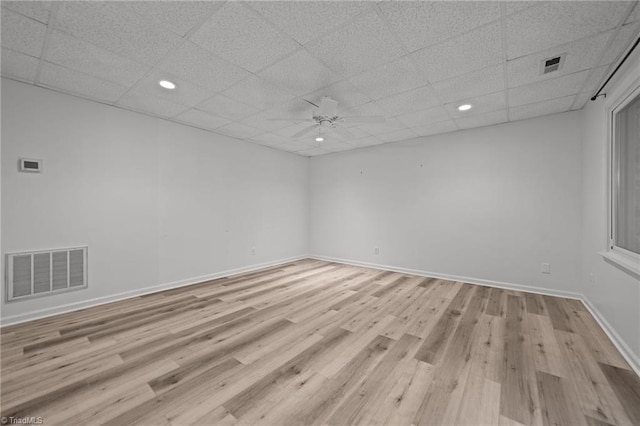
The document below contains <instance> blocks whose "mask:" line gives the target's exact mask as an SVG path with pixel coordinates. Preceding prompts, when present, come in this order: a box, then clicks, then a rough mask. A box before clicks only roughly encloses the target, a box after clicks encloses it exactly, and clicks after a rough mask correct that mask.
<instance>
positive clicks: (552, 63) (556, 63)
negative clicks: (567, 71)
mask: <svg viewBox="0 0 640 426" xmlns="http://www.w3.org/2000/svg"><path fill="white" fill-rule="evenodd" d="M566 56H567V55H566V53H563V54H562V55H559V56H554V57H552V58H547V59H543V60H542V63H541V66H540V68H541V73H540V74H542V75H544V74H549V73H550V72H554V71H559V70H560V69H561V68H562V65H563V64H564V58H565V57H566Z"/></svg>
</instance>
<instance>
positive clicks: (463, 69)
mask: <svg viewBox="0 0 640 426" xmlns="http://www.w3.org/2000/svg"><path fill="white" fill-rule="evenodd" d="M412 56H413V58H414V59H415V60H416V61H417V63H418V65H419V66H420V67H421V68H422V70H423V71H424V72H425V75H426V77H427V78H428V79H429V81H430V82H432V83H434V82H436V81H441V80H446V79H449V78H452V77H455V76H458V75H462V74H467V73H469V72H471V71H475V70H479V69H482V68H486V67H488V66H490V65H495V64H499V63H501V62H502V44H501V38H500V24H499V23H496V24H491V25H487V26H485V27H482V28H478V29H477V30H473V31H471V32H469V33H467V34H464V35H462V36H459V37H456V38H454V39H451V40H448V41H445V42H444V43H440V44H437V45H435V46H432V47H428V48H426V49H422V50H419V51H417V52H415V53H412Z"/></svg>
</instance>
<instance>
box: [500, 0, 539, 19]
mask: <svg viewBox="0 0 640 426" xmlns="http://www.w3.org/2000/svg"><path fill="white" fill-rule="evenodd" d="M540 1H542V0H533V1H519V0H518V1H506V2H504V3H505V11H504V12H505V15H506V16H509V15H513V14H514V13H518V12H520V11H521V10H524V9H526V8H528V7H532V6H535V5H537V4H538V3H539V2H540Z"/></svg>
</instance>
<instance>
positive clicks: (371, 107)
mask: <svg viewBox="0 0 640 426" xmlns="http://www.w3.org/2000/svg"><path fill="white" fill-rule="evenodd" d="M354 109H355V110H356V113H355V114H353V115H382V116H385V117H386V116H389V114H388V113H387V112H386V111H385V110H383V109H382V108H381V107H380V106H379V105H378V103H377V102H374V101H371V102H367V103H365V104H362V105H358V106H357V107H355V108H354Z"/></svg>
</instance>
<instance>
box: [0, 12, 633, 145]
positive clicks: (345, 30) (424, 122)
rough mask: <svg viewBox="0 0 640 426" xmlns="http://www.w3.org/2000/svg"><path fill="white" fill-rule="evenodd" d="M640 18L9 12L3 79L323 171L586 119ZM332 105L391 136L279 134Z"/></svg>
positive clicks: (362, 128)
mask: <svg viewBox="0 0 640 426" xmlns="http://www.w3.org/2000/svg"><path fill="white" fill-rule="evenodd" d="M637 3H638V2H623V1H621V2H616V1H602V2H599V1H588V2H573V1H567V2H560V1H558V2H536V1H533V2H481V1H476V2H462V1H461V2H454V1H452V2H426V1H424V2H391V1H382V2H356V1H310V2H301V1H297V2H274V1H258V2H238V1H232V2H186V1H181V2H177V1H175V2H171V1H162V2H153V1H137V2H134V1H119V2H93V1H92V2H37V1H27V2H19V1H2V76H3V77H6V78H10V79H15V80H19V81H23V82H26V83H30V84H34V85H37V86H41V87H46V88H50V89H53V90H57V91H60V92H65V93H68V94H72V95H75V96H79V97H82V98H87V99H90V100H94V101H97V102H101V103H105V104H109V105H113V106H116V107H120V108H125V109H129V110H134V111H138V112H142V113H145V114H149V115H152V116H156V117H161V118H165V119H169V120H172V121H176V122H179V123H183V124H187V125H190V126H195V127H199V128H202V129H206V130H210V131H212V132H215V133H220V134H224V135H228V136H231V137H234V138H239V139H243V140H248V141H250V142H253V143H256V144H260V145H264V146H269V147H272V148H275V149H280V150H284V151H290V152H295V153H297V154H300V155H304V156H315V155H322V154H326V153H330V152H338V151H345V150H349V149H354V148H359V147H366V146H372V145H378V144H382V143H393V142H397V141H400V140H406V139H411V138H415V137H419V136H426V135H433V134H438V133H446V132H451V131H455V130H460V129H469V128H474V127H481V126H487V125H492V124H497V123H503V122H507V121H515V120H522V119H526V118H531V117H535V116H540V115H546V114H552V113H558V112H563V111H569V110H576V109H580V108H582V107H583V106H584V104H585V103H586V102H587V100H588V98H589V97H590V96H591V95H592V94H593V92H594V91H595V90H597V87H598V86H599V84H600V83H601V82H602V81H603V79H604V78H605V77H606V75H607V71H608V70H610V69H611V68H612V67H613V66H614V65H615V62H616V60H617V59H619V57H620V56H621V54H622V53H623V52H624V51H625V50H626V49H627V48H628V46H629V45H630V43H631V42H633V41H634V40H635V37H637V34H638V30H639V27H640V6H638V5H637ZM561 54H564V55H566V59H565V61H564V63H563V66H562V68H561V69H560V70H559V71H556V72H553V73H550V74H547V75H541V73H540V64H541V62H542V61H543V60H544V59H547V58H549V57H553V56H557V55H561ZM163 79H165V80H170V81H172V82H174V83H175V84H176V85H177V88H176V89H175V90H172V91H169V90H166V89H162V88H161V87H160V86H159V85H158V82H159V81H160V80H163ZM323 96H330V97H331V98H333V99H335V100H337V101H338V102H339V106H338V113H339V115H349V116H352V115H382V116H384V117H386V121H385V122H378V123H362V124H359V125H353V126H350V127H349V130H350V131H351V133H352V134H353V137H352V138H348V139H345V138H341V137H338V136H336V135H331V134H329V135H325V141H324V142H322V143H317V142H315V140H314V139H315V136H316V135H315V134H313V133H311V134H308V135H306V136H304V137H302V138H299V139H292V138H291V136H292V135H294V134H295V133H297V132H298V131H300V130H301V129H303V128H304V127H305V126H308V123H297V124H295V123H290V122H287V121H274V120H271V119H272V118H278V117H294V118H300V119H305V118H311V116H312V114H313V110H314V107H313V106H311V105H310V104H309V103H308V102H307V101H310V102H313V103H319V101H320V99H321V98H322V97H323ZM463 103H469V104H471V105H473V108H472V109H471V110H469V111H465V112H461V111H458V109H457V107H458V106H459V105H460V104H463Z"/></svg>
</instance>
